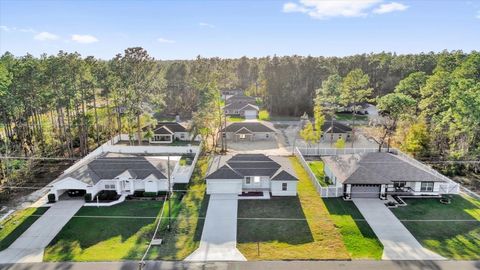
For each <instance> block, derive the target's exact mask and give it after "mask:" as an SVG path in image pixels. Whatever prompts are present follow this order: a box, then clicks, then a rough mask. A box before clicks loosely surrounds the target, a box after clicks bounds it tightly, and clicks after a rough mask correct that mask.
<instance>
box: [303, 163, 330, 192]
mask: <svg viewBox="0 0 480 270" xmlns="http://www.w3.org/2000/svg"><path fill="white" fill-rule="evenodd" d="M307 163H308V167H310V170H312V172H313V174H315V177H316V178H317V181H318V183H319V184H320V186H322V187H328V184H327V183H326V182H325V173H324V171H323V161H320V160H315V161H307Z"/></svg>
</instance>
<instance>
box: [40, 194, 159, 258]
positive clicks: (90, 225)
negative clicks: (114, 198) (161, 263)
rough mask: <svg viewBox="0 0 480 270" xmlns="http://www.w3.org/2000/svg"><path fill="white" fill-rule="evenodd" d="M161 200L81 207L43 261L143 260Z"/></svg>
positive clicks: (53, 243) (46, 253) (52, 243)
mask: <svg viewBox="0 0 480 270" xmlns="http://www.w3.org/2000/svg"><path fill="white" fill-rule="evenodd" d="M162 204H163V202H161V201H126V202H123V203H121V204H118V205H114V206H110V207H99V208H97V207H82V208H81V209H80V210H79V211H78V212H77V213H76V214H75V216H74V217H73V218H72V219H71V220H70V221H69V222H68V223H67V224H66V225H65V227H63V229H62V230H61V231H60V233H59V234H58V235H57V236H56V237H55V238H54V240H53V241H52V242H51V243H50V244H49V245H48V246H47V248H46V249H45V254H44V261H117V260H138V259H140V258H141V257H142V255H143V253H144V252H145V250H146V248H147V244H148V242H149V241H150V238H151V236H152V233H153V230H154V229H155V219H156V216H157V215H159V214H160V210H161V208H162Z"/></svg>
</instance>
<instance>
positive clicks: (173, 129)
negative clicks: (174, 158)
mask: <svg viewBox="0 0 480 270" xmlns="http://www.w3.org/2000/svg"><path fill="white" fill-rule="evenodd" d="M150 128H151V130H152V132H153V137H152V138H149V139H148V141H149V143H172V142H174V141H189V140H191V135H190V133H189V132H188V131H187V129H186V128H185V127H184V126H183V125H182V124H180V123H178V122H159V123H157V125H156V126H154V127H145V128H144V129H143V131H144V132H146V131H147V130H148V129H150ZM144 136H145V135H144ZM144 139H145V137H144ZM145 140H146V139H145Z"/></svg>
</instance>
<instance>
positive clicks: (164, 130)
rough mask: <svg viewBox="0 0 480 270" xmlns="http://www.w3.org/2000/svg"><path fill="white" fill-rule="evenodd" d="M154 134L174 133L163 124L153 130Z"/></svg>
mask: <svg viewBox="0 0 480 270" xmlns="http://www.w3.org/2000/svg"><path fill="white" fill-rule="evenodd" d="M153 134H161V135H172V134H173V132H172V131H171V130H170V129H169V128H167V127H166V126H161V127H159V128H157V129H155V130H153Z"/></svg>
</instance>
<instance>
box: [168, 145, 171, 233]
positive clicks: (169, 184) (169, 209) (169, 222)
mask: <svg viewBox="0 0 480 270" xmlns="http://www.w3.org/2000/svg"><path fill="white" fill-rule="evenodd" d="M167 175H168V226H167V230H168V231H170V228H171V220H172V219H171V217H172V216H171V211H172V200H171V198H172V185H171V181H170V154H168V157H167Z"/></svg>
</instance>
